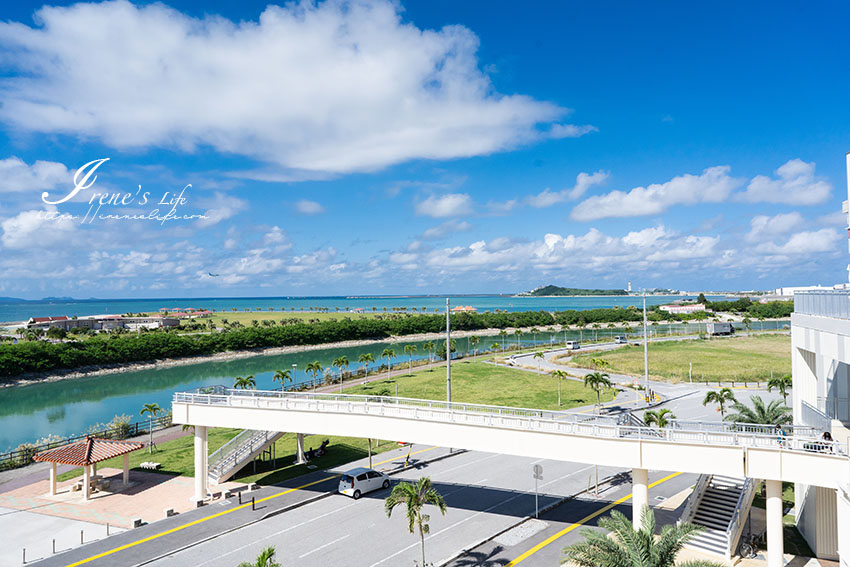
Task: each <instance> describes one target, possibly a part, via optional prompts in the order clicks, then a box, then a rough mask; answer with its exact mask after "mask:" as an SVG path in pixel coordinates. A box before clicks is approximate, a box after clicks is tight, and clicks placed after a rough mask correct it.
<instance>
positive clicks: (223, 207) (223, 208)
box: [189, 191, 248, 228]
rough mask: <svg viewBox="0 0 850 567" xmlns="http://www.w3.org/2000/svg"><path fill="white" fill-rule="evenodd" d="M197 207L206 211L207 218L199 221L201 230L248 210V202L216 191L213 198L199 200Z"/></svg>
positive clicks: (204, 213)
mask: <svg viewBox="0 0 850 567" xmlns="http://www.w3.org/2000/svg"><path fill="white" fill-rule="evenodd" d="M189 204H190V205H191V204H192V201H190V202H189ZM197 205H198V206H199V207H202V208H204V209H205V210H204V212H203V216H204V217H206V218H203V219H200V220H198V221H197V226H198V227H199V228H206V227H209V226H213V225H216V224H218V223H220V222H221V221H223V220H227V219H229V218H231V217H233V216H236V215H237V214H239V213H240V212H242V211H244V210H245V209H247V208H248V202H247V201H245V200H243V199H240V198H239V197H234V196H233V195H228V194H227V193H222V192H220V191H216V192H215V193H214V194H213V196H212V197H203V198H201V199H198V201H197Z"/></svg>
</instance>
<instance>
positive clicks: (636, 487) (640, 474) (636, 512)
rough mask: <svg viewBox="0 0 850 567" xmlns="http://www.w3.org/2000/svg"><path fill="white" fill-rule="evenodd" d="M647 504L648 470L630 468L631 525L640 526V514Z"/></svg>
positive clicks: (637, 528) (636, 527) (638, 527)
mask: <svg viewBox="0 0 850 567" xmlns="http://www.w3.org/2000/svg"><path fill="white" fill-rule="evenodd" d="M648 505H649V471H648V470H646V469H632V526H634V528H635V529H636V530H639V529H640V528H641V521H640V516H641V513H642V512H643V509H644V507H645V506H648Z"/></svg>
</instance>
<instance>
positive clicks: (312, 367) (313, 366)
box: [304, 360, 325, 384]
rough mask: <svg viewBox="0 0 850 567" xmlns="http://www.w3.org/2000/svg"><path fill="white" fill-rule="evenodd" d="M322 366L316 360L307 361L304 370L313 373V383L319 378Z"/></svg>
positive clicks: (322, 369)
mask: <svg viewBox="0 0 850 567" xmlns="http://www.w3.org/2000/svg"><path fill="white" fill-rule="evenodd" d="M324 369H325V368H324V367H323V366H322V364H321V363H320V362H319V361H318V360H314V361H313V362H309V363H307V367H306V368H305V369H304V371H305V372H312V373H313V383H314V384H315V382H316V380H318V379H319V372H322V371H324Z"/></svg>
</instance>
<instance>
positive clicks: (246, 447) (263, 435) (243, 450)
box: [207, 429, 283, 484]
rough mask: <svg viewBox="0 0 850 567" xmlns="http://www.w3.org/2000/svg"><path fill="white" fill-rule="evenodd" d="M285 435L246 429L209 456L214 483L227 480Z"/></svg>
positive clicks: (211, 478) (208, 464) (208, 469)
mask: <svg viewBox="0 0 850 567" xmlns="http://www.w3.org/2000/svg"><path fill="white" fill-rule="evenodd" d="M282 436H283V433H280V432H277V431H254V430H251V429H246V430H245V431H243V432H242V433H240V434H239V435H237V436H236V437H234V438H233V439H231V440H230V441H228V442H227V443H225V444H224V445H222V446H221V448H220V449H219V450H218V451H216V452H215V453H213V454H212V455H210V456H209V459H208V463H207V471H208V473H207V474H208V476H209V479H210V481H212V483H213V484H219V483H222V482H225V481H226V480H228V479H229V478H230V477H232V476H233V475H235V474H236V473H237V472H239V470H240V469H242V467H244V466H245V465H247V464H248V463H250V462H251V461H252V460H254V458H255V457H257V456H259V455H261V454H262V453H263V451H265V450H266V449H267V448H268V447H270V446H271V444H272V443H274V442H275V441H277V440H278V439H280V438H281V437H282Z"/></svg>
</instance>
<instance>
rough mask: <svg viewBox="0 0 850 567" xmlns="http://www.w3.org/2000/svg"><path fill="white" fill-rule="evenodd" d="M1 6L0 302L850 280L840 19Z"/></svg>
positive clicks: (534, 8) (787, 11)
mask: <svg viewBox="0 0 850 567" xmlns="http://www.w3.org/2000/svg"><path fill="white" fill-rule="evenodd" d="M0 15H2V19H3V20H4V22H5V23H2V24H0V66H2V69H0V296H13V297H26V298H37V297H42V296H46V295H70V296H75V297H90V296H96V297H157V296H210V295H216V296H217V295H223V296H235V295H330V294H375V293H487V292H512V291H520V290H524V289H530V288H534V287H537V286H539V285H545V284H549V283H554V284H559V285H565V286H572V287H606V288H608V287H624V286H625V285H626V282H627V281H628V280H631V281H632V282H633V285H635V287H641V286H645V287H665V288H677V289H771V288H774V287H779V286H787V285H809V284H816V283H820V284H833V283H838V282H842V281H845V280H846V278H847V272H846V264H847V244H846V242H845V231H844V229H845V228H846V218H845V217H842V215H841V214H840V210H841V202H842V201H843V200H845V199H846V198H847V197H846V195H847V186H846V180H845V161H844V154H845V153H846V152H847V151H850V131H849V130H848V125H850V110H848V105H847V104H846V93H847V92H850V78H848V75H847V73H846V68H847V63H846V61H847V57H848V55H850V49H848V47H850V39H848V37H847V35H846V34H845V33H842V29H841V28H840V25H841V23H842V22H846V21H847V19H848V17H850V7H848V6H847V4H846V3H842V2H837V1H836V2H823V3H818V4H816V5H814V6H803V5H800V4H797V3H767V2H750V3H738V2H728V3H724V2H713V3H703V4H694V3H689V4H683V3H676V2H658V3H651V4H638V3H627V2H622V3H615V2H612V3H604V4H603V3H597V2H581V3H579V2H547V3H544V2H529V3H522V4H517V3H508V2H487V3H482V2H446V1H433V0H429V1H419V0H417V1H409V2H400V3H389V2H383V1H378V0H372V1H362V2H323V3H318V4H310V3H301V4H287V5H284V6H274V5H272V6H268V7H267V6H266V5H265V3H260V2H251V1H243V2H238V3H235V2H224V1H218V2H205V3H194V2H172V3H168V4H162V3H157V4H153V3H141V2H139V3H129V2H106V3H90V4H70V3H68V4H65V3H58V4H55V5H54V4H51V5H47V6H45V7H40V5H38V4H29V5H27V4H25V3H21V4H19V5H15V6H11V5H8V4H7V5H4V8H3V12H2V13H0ZM103 158H109V161H106V162H104V163H103V164H102V165H100V167H99V168H98V169H97V171H96V175H97V181H96V182H94V184H92V185H91V186H90V187H88V188H82V189H80V190H79V192H77V193H76V195H75V196H74V197H73V198H72V199H70V200H68V201H66V202H62V203H59V204H55V205H54V204H50V203H46V202H45V200H44V199H42V193H43V192H47V197H46V200H47V201H52V202H56V201H57V200H59V199H61V198H62V197H64V196H67V195H68V194H69V193H71V192H72V189H73V187H74V177H75V170H77V169H78V168H80V167H81V166H83V165H84V164H86V163H88V162H91V161H93V160H98V159H103ZM190 184H191V187H189V188H187V189H186V190H185V192H184V193H183V196H184V197H185V202H184V203H182V204H180V205H179V206H178V207H177V209H176V211H175V212H176V213H177V214H178V216H180V217H181V218H177V219H171V220H166V221H156V220H141V219H138V218H126V217H132V216H137V217H138V216H147V215H150V213H151V210H152V209H154V208H158V209H161V210H160V215H162V214H163V213H165V211H166V210H167V209H169V208H170V207H167V206H165V205H156V204H155V203H156V202H157V201H159V199H160V198H161V197H162V195H163V194H164V193H165V192H168V193H169V194H173V193H180V192H181V190H182V189H183V188H184V187H185V186H186V185H190ZM139 185H141V186H142V188H141V189H140V190H138V192H137V189H138V187H139ZM145 192H147V193H149V196H148V199H147V200H146V202H144V203H142V202H141V200H140V197H139V196H140V195H142V194H143V193H145ZM95 193H98V194H100V193H105V194H116V193H117V194H120V195H121V196H123V195H124V194H125V193H129V194H130V196H129V197H126V198H125V199H124V202H123V203H121V204H106V205H103V206H101V208H100V212H99V214H100V215H103V216H104V217H108V216H109V215H112V216H113V217H115V216H117V217H122V218H95V219H90V217H87V216H86V212H87V211H88V210H89V209H90V202H91V200H92V199H93V195H94V194H95ZM184 216H185V217H188V218H183V217H184ZM197 216H203V217H205V218H197ZM89 220H90V221H91V222H88V221H89ZM211 274H214V275H211Z"/></svg>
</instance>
